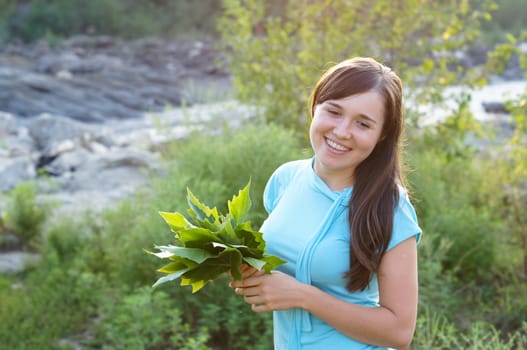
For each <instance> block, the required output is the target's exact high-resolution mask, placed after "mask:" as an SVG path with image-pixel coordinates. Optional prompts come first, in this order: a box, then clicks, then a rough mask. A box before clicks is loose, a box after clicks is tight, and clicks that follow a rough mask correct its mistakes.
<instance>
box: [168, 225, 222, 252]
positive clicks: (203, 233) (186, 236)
mask: <svg viewBox="0 0 527 350" xmlns="http://www.w3.org/2000/svg"><path fill="white" fill-rule="evenodd" d="M177 237H178V239H179V240H180V241H181V242H182V244H183V245H184V246H185V247H189V248H201V249H206V246H207V245H211V244H212V242H222V240H221V239H220V238H219V237H218V236H217V235H215V234H214V233H212V232H211V231H210V230H207V229H205V228H198V227H196V228H190V229H185V230H181V231H179V232H178V233H177Z"/></svg>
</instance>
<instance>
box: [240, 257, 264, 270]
mask: <svg viewBox="0 0 527 350" xmlns="http://www.w3.org/2000/svg"><path fill="white" fill-rule="evenodd" d="M243 261H245V262H246V263H247V264H249V265H251V266H252V267H254V268H255V269H257V270H261V269H263V267H264V266H265V264H267V262H265V261H264V260H262V259H255V258H251V257H244V258H243Z"/></svg>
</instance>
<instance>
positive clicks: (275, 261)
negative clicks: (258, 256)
mask: <svg viewBox="0 0 527 350" xmlns="http://www.w3.org/2000/svg"><path fill="white" fill-rule="evenodd" d="M262 260H263V261H265V262H266V264H265V266H264V270H265V272H266V273H271V271H272V270H274V269H276V268H277V267H278V266H280V265H282V264H285V263H286V261H285V260H283V259H280V258H279V257H277V256H273V255H266V256H264V257H263V258H262Z"/></svg>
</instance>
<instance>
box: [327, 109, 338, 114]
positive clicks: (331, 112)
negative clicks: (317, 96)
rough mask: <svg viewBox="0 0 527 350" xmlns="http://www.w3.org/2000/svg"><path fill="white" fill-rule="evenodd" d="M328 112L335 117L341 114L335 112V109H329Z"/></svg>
mask: <svg viewBox="0 0 527 350" xmlns="http://www.w3.org/2000/svg"><path fill="white" fill-rule="evenodd" d="M328 112H329V113H330V114H333V115H338V114H339V112H338V111H336V110H334V109H329V110H328Z"/></svg>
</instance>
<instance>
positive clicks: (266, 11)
mask: <svg viewBox="0 0 527 350" xmlns="http://www.w3.org/2000/svg"><path fill="white" fill-rule="evenodd" d="M493 6H494V4H493V2H491V1H489V0H481V1H479V2H478V6H477V9H476V10H475V9H474V7H473V6H472V5H471V4H470V2H469V1H468V0H463V1H453V0H446V1H433V0H397V1H392V0H382V1H375V2H371V1H366V0H359V1H356V0H353V1H352V0H325V1H312V0H289V1H287V2H286V3H285V4H283V5H282V9H283V12H282V13H281V14H280V15H277V14H276V11H272V10H273V9H274V8H272V7H270V6H269V5H266V2H264V1H258V0H225V1H224V15H223V17H222V18H221V19H220V24H219V31H220V32H221V34H222V38H223V43H224V47H225V48H226V51H227V52H228V57H229V59H230V69H231V71H232V73H233V75H234V84H235V87H236V88H237V91H238V94H239V98H240V99H241V100H242V101H246V102H249V103H256V104H259V105H263V106H264V107H265V108H266V111H267V112H266V119H267V120H268V121H275V122H278V123H280V124H282V125H285V126H287V127H289V128H295V129H297V128H302V127H304V126H305V124H306V120H307V119H306V118H305V115H306V111H307V110H308V109H307V101H308V98H309V90H310V88H311V87H312V86H313V85H314V83H315V80H316V79H317V78H318V77H319V76H320V74H321V73H322V71H323V70H324V69H325V68H327V67H328V65H330V64H332V63H336V62H338V61H340V60H342V59H345V58H348V57H351V56H372V57H375V58H377V59H378V60H380V61H381V62H384V63H386V64H387V65H388V66H390V67H392V68H393V69H395V70H396V71H397V72H398V74H399V75H400V76H401V78H402V79H403V81H404V82H405V84H406V85H407V86H408V87H410V88H411V89H409V90H408V91H412V92H413V94H414V95H415V96H414V98H417V99H418V100H419V101H421V102H430V101H437V100H440V96H441V95H440V92H441V90H442V88H443V87H445V86H447V85H450V84H453V83H456V84H459V83H475V82H476V81H477V79H476V78H477V76H476V75H475V74H474V73H470V72H467V71H466V70H465V67H463V65H462V63H460V61H459V59H458V57H457V56H456V53H457V52H458V51H460V50H462V49H463V48H466V47H467V45H468V44H469V43H470V42H472V41H474V40H475V39H476V38H477V37H478V35H479V34H480V24H481V22H482V21H484V20H486V19H489V18H490V14H489V11H490V10H491V9H492V8H493ZM479 82H481V81H479ZM408 91H407V92H408Z"/></svg>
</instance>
